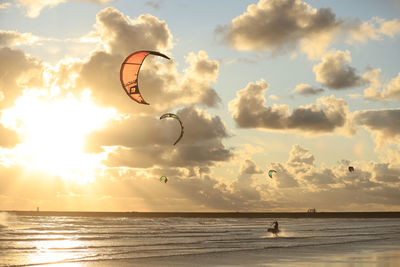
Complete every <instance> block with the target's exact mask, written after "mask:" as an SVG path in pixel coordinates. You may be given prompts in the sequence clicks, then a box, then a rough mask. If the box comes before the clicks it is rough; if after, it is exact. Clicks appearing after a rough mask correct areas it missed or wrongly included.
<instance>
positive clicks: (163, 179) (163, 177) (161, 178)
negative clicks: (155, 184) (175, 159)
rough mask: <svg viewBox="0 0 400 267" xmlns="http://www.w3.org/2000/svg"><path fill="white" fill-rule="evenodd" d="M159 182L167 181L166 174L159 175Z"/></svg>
mask: <svg viewBox="0 0 400 267" xmlns="http://www.w3.org/2000/svg"><path fill="white" fill-rule="evenodd" d="M160 182H164V183H167V182H168V178H167V176H161V177H160Z"/></svg>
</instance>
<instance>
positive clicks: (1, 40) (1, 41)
mask: <svg viewBox="0 0 400 267" xmlns="http://www.w3.org/2000/svg"><path fill="white" fill-rule="evenodd" d="M38 40H39V37H37V36H34V35H33V34H31V33H19V32H17V31H4V30H0V47H5V46H8V47H9V46H16V45H24V44H32V43H34V42H37V41H38Z"/></svg>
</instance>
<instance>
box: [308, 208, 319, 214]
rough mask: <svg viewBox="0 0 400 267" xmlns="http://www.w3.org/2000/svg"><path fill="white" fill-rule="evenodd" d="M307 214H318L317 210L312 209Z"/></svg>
mask: <svg viewBox="0 0 400 267" xmlns="http://www.w3.org/2000/svg"><path fill="white" fill-rule="evenodd" d="M307 212H308V213H316V212H317V210H316V209H315V208H312V209H308V210H307Z"/></svg>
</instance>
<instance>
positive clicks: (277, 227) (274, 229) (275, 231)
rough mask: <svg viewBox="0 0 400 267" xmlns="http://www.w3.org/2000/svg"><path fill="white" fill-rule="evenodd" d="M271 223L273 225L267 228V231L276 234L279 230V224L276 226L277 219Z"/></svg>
mask: <svg viewBox="0 0 400 267" xmlns="http://www.w3.org/2000/svg"><path fill="white" fill-rule="evenodd" d="M272 225H273V226H274V228H268V232H271V233H273V234H274V235H278V233H279V232H280V231H279V226H278V221H274V222H273V223H272Z"/></svg>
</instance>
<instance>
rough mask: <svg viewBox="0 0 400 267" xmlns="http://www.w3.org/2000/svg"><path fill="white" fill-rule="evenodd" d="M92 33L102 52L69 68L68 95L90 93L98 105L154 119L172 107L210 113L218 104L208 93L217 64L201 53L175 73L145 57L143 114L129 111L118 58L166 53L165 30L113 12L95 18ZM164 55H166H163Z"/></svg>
mask: <svg viewBox="0 0 400 267" xmlns="http://www.w3.org/2000/svg"><path fill="white" fill-rule="evenodd" d="M95 27H96V33H97V34H98V35H99V36H100V40H101V42H102V43H103V44H104V45H105V46H106V47H107V51H101V50H97V51H95V52H94V53H92V54H91V55H90V57H89V58H88V59H87V60H86V61H85V62H83V63H77V64H76V67H75V68H74V69H75V70H76V73H77V78H76V87H75V89H74V91H80V90H81V89H82V88H90V89H91V90H92V91H93V92H94V94H93V96H94V99H95V101H97V102H98V103H99V104H101V105H106V106H113V107H115V108H116V109H118V110H120V111H122V112H125V113H137V112H142V113H143V112H144V113H152V114H155V113H160V112H164V111H167V110H169V109H171V108H173V107H175V106H177V105H183V104H182V103H184V104H185V105H190V104H202V105H205V106H208V107H214V106H216V105H217V104H218V103H219V102H220V98H219V96H218V94H217V92H216V91H215V90H214V89H213V88H212V87H211V84H212V83H213V82H215V81H216V79H217V77H218V72H219V63H218V61H216V60H211V59H209V58H208V55H207V53H206V52H205V51H199V52H198V53H197V54H196V53H193V52H191V53H189V54H188V56H187V57H186V62H187V63H188V67H187V68H186V69H184V71H183V73H179V72H178V70H177V66H176V64H175V63H174V61H173V58H172V59H171V60H166V59H158V58H156V57H154V56H148V57H147V58H146V60H145V62H144V64H143V65H142V67H141V70H140V79H139V86H140V91H141V93H142V96H143V98H144V99H145V100H146V101H147V102H149V103H150V106H149V107H148V108H143V106H142V105H138V104H136V105H132V104H133V103H132V100H131V99H129V97H127V96H126V94H125V93H123V89H122V87H121V83H120V80H119V70H120V66H121V62H122V61H123V59H124V57H126V56H128V55H129V54H131V53H132V52H134V51H137V50H155V51H160V52H163V53H167V51H165V50H166V49H169V48H171V46H172V34H171V33H170V31H169V29H168V26H167V24H166V23H165V22H164V21H160V20H159V19H158V18H156V17H154V16H152V15H141V16H140V17H139V18H137V19H129V18H126V17H125V16H124V15H123V14H122V13H121V12H119V11H118V10H116V9H114V8H111V7H110V8H105V9H103V10H102V11H100V12H99V13H98V14H97V23H96V26H95ZM167 54H168V53H167Z"/></svg>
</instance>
